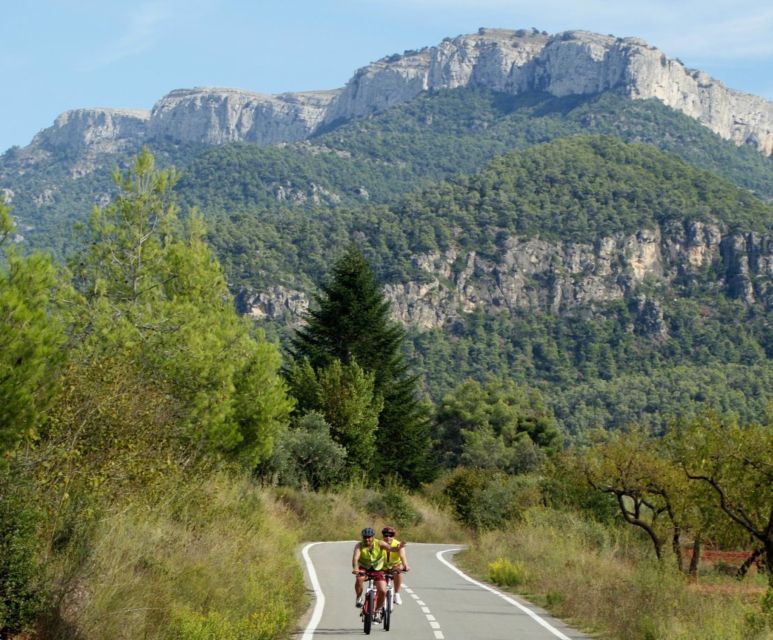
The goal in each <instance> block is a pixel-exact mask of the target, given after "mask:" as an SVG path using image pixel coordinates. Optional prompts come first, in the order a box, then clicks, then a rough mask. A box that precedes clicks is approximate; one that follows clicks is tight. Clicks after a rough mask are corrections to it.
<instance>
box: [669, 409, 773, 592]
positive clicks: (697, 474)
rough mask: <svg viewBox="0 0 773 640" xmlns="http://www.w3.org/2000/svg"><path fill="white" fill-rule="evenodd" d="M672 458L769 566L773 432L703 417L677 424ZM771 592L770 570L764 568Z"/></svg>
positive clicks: (771, 559)
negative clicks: (754, 545)
mask: <svg viewBox="0 0 773 640" xmlns="http://www.w3.org/2000/svg"><path fill="white" fill-rule="evenodd" d="M674 447H675V456H676V458H677V459H678V460H679V462H680V463H681V465H682V467H683V468H684V472H685V473H686V475H687V477H688V478H689V479H690V480H691V481H693V482H694V483H696V484H700V485H701V486H702V487H704V488H706V489H707V491H709V492H710V494H711V495H712V497H713V499H714V501H715V504H717V506H718V507H719V509H721V510H722V512H723V513H724V514H725V516H726V517H728V518H730V520H731V521H732V522H733V523H734V524H736V525H738V526H739V527H740V528H741V529H742V530H743V531H745V532H746V534H748V535H750V536H751V537H752V538H753V539H754V540H755V541H756V542H757V544H760V545H762V547H763V549H764V551H765V560H766V563H767V565H768V567H770V566H773V539H772V538H771V531H773V511H772V510H771V504H773V430H771V429H770V426H765V425H760V424H751V425H747V426H740V425H738V424H737V423H735V422H733V421H732V420H727V419H721V418H719V417H718V416H712V415H704V416H701V417H699V418H696V419H694V420H692V421H687V422H685V423H683V424H682V425H681V428H680V430H679V432H678V433H677V434H676V436H675V443H674ZM768 587H769V590H771V591H773V572H770V571H769V572H768Z"/></svg>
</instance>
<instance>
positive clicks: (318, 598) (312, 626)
mask: <svg viewBox="0 0 773 640" xmlns="http://www.w3.org/2000/svg"><path fill="white" fill-rule="evenodd" d="M318 544H321V543H320V542H310V543H309V544H307V545H306V546H305V547H303V549H302V551H301V555H302V556H303V561H304V562H305V563H306V571H307V573H308V575H309V580H310V581H311V587H312V589H314V599H315V603H314V611H313V613H312V614H311V620H309V624H307V625H306V629H305V630H304V631H303V636H301V640H312V638H313V637H314V632H315V631H316V630H317V625H318V624H319V621H320V620H321V619H322V610H323V609H324V608H325V594H324V593H322V587H321V586H320V584H319V579H318V578H317V572H316V571H315V570H314V564H313V563H312V561H311V557H310V556H309V549H311V548H312V547H314V546H316V545H318Z"/></svg>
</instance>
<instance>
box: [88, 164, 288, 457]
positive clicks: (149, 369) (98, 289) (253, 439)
mask: <svg viewBox="0 0 773 640" xmlns="http://www.w3.org/2000/svg"><path fill="white" fill-rule="evenodd" d="M115 178H116V182H117V184H118V186H119V187H120V190H121V191H120V193H119V195H118V196H117V197H116V199H115V200H114V201H113V202H111V203H110V204H108V205H107V206H105V207H103V208H101V209H100V208H97V209H95V210H94V212H93V214H92V218H91V225H90V240H91V242H90V244H89V248H88V250H87V251H86V252H85V253H83V254H81V255H79V256H78V260H77V261H76V262H75V263H74V264H73V268H74V270H75V273H76V285H77V287H78V289H79V291H80V292H81V293H82V298H83V305H82V306H83V309H82V314H81V315H82V323H83V325H84V328H83V330H82V331H83V340H82V341H81V345H82V346H81V350H82V351H83V353H82V354H81V359H82V360H84V361H90V362H92V363H97V362H100V361H104V360H106V359H107V358H111V359H113V360H115V359H117V358H119V356H120V359H121V361H122V362H125V363H126V365H127V368H131V369H133V370H136V371H138V372H140V373H141V375H142V378H143V379H144V380H146V381H147V382H148V383H149V385H151V388H164V389H167V390H168V396H169V397H170V400H173V401H174V403H175V404H176V405H177V406H179V407H180V410H179V412H180V415H179V416H178V422H180V423H181V424H183V425H184V426H185V428H186V431H187V439H188V440H189V441H190V442H191V443H193V444H194V446H195V447H196V448H197V450H199V451H206V450H214V451H227V452H230V453H232V454H235V455H238V456H239V457H240V458H242V459H243V460H244V462H245V464H247V465H248V466H255V465H257V464H258V463H259V462H260V461H261V460H262V459H264V458H266V457H268V456H269V455H270V453H271V448H272V446H273V438H274V435H275V433H276V432H277V431H278V430H279V429H280V427H281V426H282V425H283V424H284V423H285V422H286V420H287V417H288V415H289V412H290V410H291V408H292V403H291V401H290V399H289V398H288V397H287V394H286V387H285V385H284V382H283V380H282V379H281V377H280V376H279V367H280V359H281V358H280V354H279V352H278V350H277V349H276V347H275V346H274V345H272V344H270V343H268V342H266V340H265V339H264V338H263V336H262V335H255V334H254V332H253V331H252V328H251V327H250V326H249V324H248V322H247V321H246V320H245V319H244V318H240V317H239V316H238V315H237V314H236V311H235V309H234V307H233V304H232V300H231V297H230V294H229V292H228V288H227V285H226V281H225V277H224V276H223V273H222V269H221V267H220V265H219V263H218V262H217V260H216V258H215V257H214V255H213V254H212V252H211V250H210V249H209V247H208V246H207V244H206V242H205V239H204V235H205V229H204V226H203V223H202V221H201V219H200V218H199V217H198V215H196V214H195V212H193V213H192V214H191V215H190V216H189V217H188V219H187V220H185V222H184V223H182V222H180V221H179V220H178V218H177V210H176V205H175V203H174V193H173V191H172V187H173V185H174V183H175V180H176V175H175V172H174V171H173V170H170V169H166V170H156V168H155V164H154V159H153V156H152V155H151V153H150V152H149V151H148V150H147V149H145V150H143V151H142V152H141V153H140V155H139V156H138V157H137V160H136V162H135V164H134V166H133V167H132V168H131V170H130V171H129V172H128V173H127V174H126V175H125V176H122V175H120V174H116V176H115Z"/></svg>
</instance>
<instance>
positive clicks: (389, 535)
mask: <svg viewBox="0 0 773 640" xmlns="http://www.w3.org/2000/svg"><path fill="white" fill-rule="evenodd" d="M396 533H397V532H396V531H395V528H394V527H390V526H386V527H384V528H383V529H382V530H381V535H382V536H383V538H384V542H385V543H386V544H387V545H389V548H388V549H387V552H386V560H385V561H384V568H385V569H398V570H399V571H400V572H399V573H396V574H394V581H395V604H402V603H403V600H402V598H401V597H400V587H401V586H402V585H403V574H402V572H403V571H410V570H411V568H410V567H409V566H408V558H407V557H406V555H405V544H404V543H402V542H400V541H399V540H397V539H396V538H395V534H396Z"/></svg>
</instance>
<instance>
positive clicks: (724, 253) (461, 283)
mask: <svg viewBox="0 0 773 640" xmlns="http://www.w3.org/2000/svg"><path fill="white" fill-rule="evenodd" d="M413 261H414V266H416V267H418V269H419V270H420V272H421V273H422V274H423V276H424V277H422V278H421V279H420V280H416V281H412V282H402V283H398V284H389V285H387V286H386V287H385V293H386V296H387V298H388V299H389V300H390V301H391V303H392V309H393V313H394V317H395V319H397V320H399V321H400V322H402V323H403V324H406V325H414V326H416V327H418V328H420V329H431V328H435V327H443V326H446V325H448V324H449V323H453V322H454V321H455V320H456V319H457V318H459V317H460V316H461V315H462V314H464V313H469V312H471V311H473V310H474V309H475V308H478V307H479V308H482V309H483V310H485V311H486V312H494V313H496V312H497V311H502V312H513V311H516V310H518V309H539V310H543V311H552V312H558V313H560V312H566V311H571V310H572V309H577V308H579V307H585V308H589V307H592V306H593V305H594V304H598V303H603V302H608V301H611V300H619V299H622V298H630V299H632V300H634V301H637V305H638V306H637V308H639V309H640V311H641V313H642V314H643V315H647V316H649V317H650V320H649V324H650V325H651V327H650V331H651V332H652V333H662V332H664V331H665V328H664V327H663V326H662V322H659V321H658V317H660V310H659V305H658V302H657V300H655V299H650V298H646V297H642V296H640V294H638V293H637V286H638V285H641V284H643V283H645V281H646V282H647V283H648V284H652V285H656V284H658V283H662V284H668V283H670V282H672V281H673V280H674V279H675V278H677V277H680V276H684V275H689V274H696V273H699V272H701V271H702V270H705V269H708V268H709V267H710V266H711V267H716V265H719V272H720V273H721V274H723V275H722V276H721V284H722V285H723V286H724V287H725V289H726V290H727V292H728V294H729V295H731V296H733V297H736V298H739V299H742V300H743V301H744V302H746V303H747V304H752V303H754V302H761V303H763V304H764V305H765V307H766V308H767V309H769V310H773V286H771V282H773V238H769V237H762V236H759V235H758V234H753V233H749V234H739V235H733V234H723V233H722V232H721V230H720V227H719V226H716V225H708V224H703V223H699V222H691V223H686V224H683V223H669V224H667V225H664V226H662V227H657V228H655V229H651V230H641V231H639V232H638V233H636V234H635V235H631V236H622V235H620V236H611V237H605V238H601V239H599V240H598V241H596V242H595V243H594V244H574V243H568V242H566V243H552V242H547V241H544V240H540V239H537V238H529V239H526V238H519V237H510V238H509V239H508V240H507V241H506V242H505V243H504V245H503V248H502V250H501V251H500V253H499V254H498V255H497V256H495V257H494V258H491V257H484V256H481V255H478V254H477V253H475V252H474V251H473V252H467V253H462V252H460V251H459V250H458V249H453V248H452V249H449V250H447V251H445V252H443V253H440V252H436V253H428V254H422V255H415V256H414V257H413ZM239 303H240V306H241V309H242V311H244V312H247V313H250V314H251V315H253V316H254V317H257V318H266V317H269V318H274V319H281V320H284V321H289V322H291V323H292V322H298V321H299V320H300V318H301V315H302V314H303V312H304V311H305V310H306V309H307V308H308V304H309V298H308V296H307V295H306V294H304V293H303V292H300V291H296V290H292V289H290V288H287V287H274V288H271V289H268V290H266V291H263V292H261V293H260V294H257V295H250V294H249V293H247V292H243V293H242V295H241V296H240V301H239ZM661 320H662V318H661Z"/></svg>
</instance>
